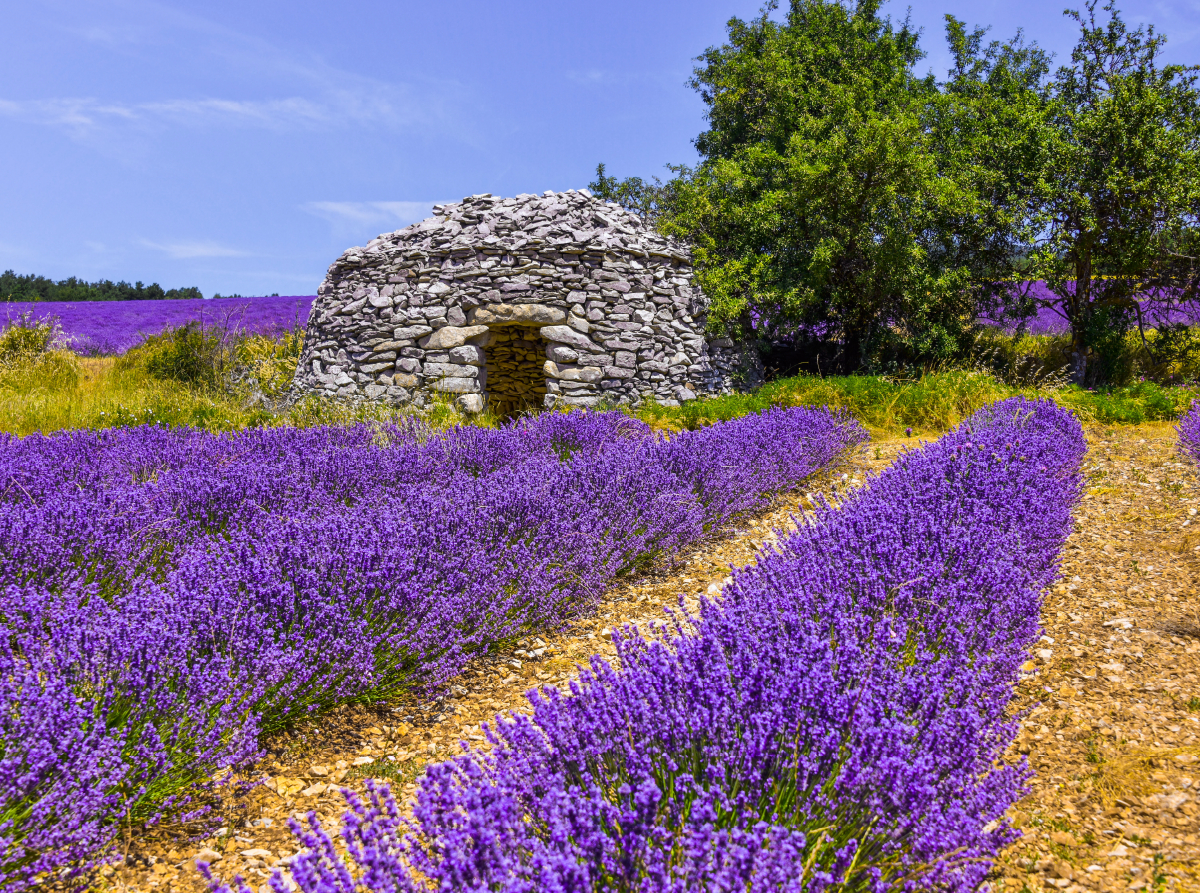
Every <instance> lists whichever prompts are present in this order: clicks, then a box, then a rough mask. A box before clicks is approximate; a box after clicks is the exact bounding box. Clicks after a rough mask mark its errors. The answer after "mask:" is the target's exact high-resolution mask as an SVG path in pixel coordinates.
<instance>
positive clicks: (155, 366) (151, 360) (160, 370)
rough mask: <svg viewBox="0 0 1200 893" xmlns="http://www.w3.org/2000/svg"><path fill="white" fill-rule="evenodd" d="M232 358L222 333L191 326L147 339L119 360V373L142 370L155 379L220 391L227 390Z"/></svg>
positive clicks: (168, 330) (196, 325)
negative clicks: (229, 364)
mask: <svg viewBox="0 0 1200 893" xmlns="http://www.w3.org/2000/svg"><path fill="white" fill-rule="evenodd" d="M228 355H229V349H228V347H227V346H226V344H225V341H224V339H223V338H222V337H221V335H220V334H219V333H218V332H216V331H215V330H213V329H206V328H204V327H203V326H201V325H200V323H198V322H189V323H186V324H185V325H182V326H178V327H177V328H173V329H167V330H165V331H163V332H160V333H159V334H157V335H149V336H147V337H146V338H145V340H143V341H142V342H141V344H138V345H137V346H135V347H132V348H130V349H129V350H128V351H126V352H125V354H124V355H123V356H122V357H120V359H118V360H117V371H118V372H130V371H132V370H134V369H141V370H144V371H145V372H146V374H147V375H149V376H150V377H151V378H158V379H162V380H164V381H178V382H180V383H182V384H187V385H192V386H195V387H200V388H206V389H211V390H216V389H219V388H221V387H222V386H224V383H225V382H224V379H225V370H226V368H227V367H228Z"/></svg>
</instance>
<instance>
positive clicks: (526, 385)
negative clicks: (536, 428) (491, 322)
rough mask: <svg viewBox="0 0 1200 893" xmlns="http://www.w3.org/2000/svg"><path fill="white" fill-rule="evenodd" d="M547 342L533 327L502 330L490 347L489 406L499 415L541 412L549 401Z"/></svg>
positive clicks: (505, 328) (488, 348)
mask: <svg viewBox="0 0 1200 893" xmlns="http://www.w3.org/2000/svg"><path fill="white" fill-rule="evenodd" d="M545 350H546V341H545V339H543V338H542V336H541V335H540V334H539V333H538V329H536V328H533V327H531V326H500V327H497V328H496V329H495V330H494V331H493V332H492V337H491V339H490V341H489V343H488V346H487V394H488V398H487V403H488V406H489V408H490V409H491V410H492V411H493V412H495V413H496V414H497V415H515V414H516V413H518V412H522V411H524V410H527V409H538V408H540V407H541V406H542V405H543V404H544V402H545V397H546V373H545V363H546V359H545Z"/></svg>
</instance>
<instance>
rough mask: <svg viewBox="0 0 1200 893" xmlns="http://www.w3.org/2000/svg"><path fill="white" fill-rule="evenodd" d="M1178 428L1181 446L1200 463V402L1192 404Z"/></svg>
mask: <svg viewBox="0 0 1200 893" xmlns="http://www.w3.org/2000/svg"><path fill="white" fill-rule="evenodd" d="M1178 430H1179V448H1180V449H1181V450H1182V451H1183V453H1184V455H1188V456H1191V457H1192V458H1193V459H1194V460H1195V461H1196V462H1198V463H1200V403H1193V404H1192V409H1191V411H1190V412H1188V413H1187V415H1185V416H1184V417H1183V418H1182V419H1180V420H1179V428H1178Z"/></svg>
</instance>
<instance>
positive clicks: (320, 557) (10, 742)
mask: <svg viewBox="0 0 1200 893" xmlns="http://www.w3.org/2000/svg"><path fill="white" fill-rule="evenodd" d="M865 436H866V435H865V433H864V432H863V430H862V428H861V427H860V426H858V425H857V424H855V423H854V422H852V421H851V420H849V419H848V418H846V417H844V416H839V415H836V414H834V413H829V412H825V411H820V410H807V409H789V410H774V411H771V412H768V413H764V414H762V415H756V416H750V417H747V418H745V419H741V420H738V421H736V422H730V423H726V424H723V425H720V426H717V427H713V428H710V429H704V430H701V431H696V432H688V433H684V434H680V435H676V436H673V437H670V438H659V437H655V436H654V435H653V433H652V432H651V431H650V430H649V429H648V428H647V427H646V426H645V425H644V424H642V423H641V422H638V421H636V420H634V419H631V418H629V417H627V416H625V415H622V414H620V413H572V414H569V415H563V414H547V415H543V416H540V417H538V418H537V419H533V420H523V421H521V422H518V423H515V424H512V425H510V426H507V427H504V428H501V429H498V430H484V429H479V428H460V429H454V430H451V431H448V432H435V431H431V430H428V429H425V428H423V427H422V426H420V425H419V424H417V423H410V424H407V425H404V426H385V427H371V426H365V425H363V426H355V427H348V428H324V429H309V430H296V429H265V430H264V429H259V430H251V431H244V432H238V433H232V434H222V435H214V434H209V433H205V432H200V431H194V430H168V429H163V428H157V427H152V426H146V427H138V428H124V429H112V430H106V431H73V432H63V433H59V434H55V435H51V436H42V435H32V436H30V437H26V438H23V439H18V438H14V437H8V436H5V437H0V579H3V581H4V587H3V589H2V590H0V617H2V618H3V622H4V624H5V628H6V632H7V638H6V644H5V645H4V647H3V648H2V649H0V687H4V692H3V694H4V695H5V698H6V700H5V704H6V705H7V707H8V709H7V711H6V712H5V714H4V716H3V718H2V719H0V724H2V729H0V732H2V734H3V742H4V744H3V747H4V751H3V759H2V760H0V783H2V784H3V788H2V791H3V798H4V800H3V802H4V811H5V814H6V815H8V816H12V817H13V818H12V819H10V820H9V821H8V822H7V823H6V824H4V825H0V853H3V856H2V857H0V886H3V887H5V888H6V889H16V890H20V889H23V888H25V887H28V886H31V885H36V884H37V876H38V874H39V873H42V872H46V871H57V870H59V869H64V870H67V871H72V870H79V869H81V868H84V867H86V866H87V865H88V864H90V863H92V862H94V861H95V860H96V859H98V858H103V856H104V855H105V853H106V850H107V847H108V846H109V844H110V842H111V839H112V836H113V834H115V832H116V829H117V827H118V825H119V822H120V820H122V819H123V818H124V817H125V816H126V815H128V816H129V817H130V818H131V819H132V820H134V821H143V820H152V819H154V818H155V817H156V816H158V815H160V814H162V813H164V812H168V811H169V812H177V811H179V810H182V809H187V808H188V802H187V797H188V794H189V791H193V790H194V786H195V785H197V784H205V783H208V779H210V778H211V776H212V775H213V774H214V771H215V770H216V769H218V768H220V767H224V766H237V765H241V764H245V763H246V762H248V761H250V760H252V759H254V758H255V757H256V756H257V755H258V754H259V742H260V739H261V735H262V734H263V733H264V732H266V731H271V730H274V729H278V728H280V727H282V726H285V725H287V724H288V723H290V722H293V721H294V720H295V719H296V718H297V717H302V716H308V715H312V714H313V713H314V712H318V711H321V710H325V709H328V708H330V707H332V706H335V705H337V704H339V703H343V702H345V701H347V700H349V699H354V698H360V697H364V696H371V697H374V698H386V697H388V696H390V695H394V694H396V693H398V692H401V691H414V690H415V691H418V692H421V691H424V692H430V693H434V692H436V691H437V690H438V688H439V687H440V686H442V685H443V684H444V683H445V682H446V681H447V680H448V679H449V678H451V677H452V676H454V675H455V674H457V673H458V672H459V671H460V670H461V669H462V667H463V665H464V663H465V662H466V661H467V660H468V659H470V657H471V656H472V655H474V654H477V653H481V652H486V651H487V650H488V649H490V648H492V647H494V646H495V643H496V642H498V641H502V640H505V639H511V638H512V637H514V636H518V635H523V634H525V633H528V632H533V631H540V630H548V629H549V630H552V629H556V628H560V627H562V626H564V625H566V624H568V623H570V622H571V621H572V620H574V619H575V618H577V617H579V616H581V615H584V614H586V613H587V612H589V611H590V610H592V608H593V606H594V605H595V603H596V600H597V598H598V597H599V595H600V594H601V593H602V592H603V590H604V588H605V587H606V586H608V585H609V584H610V583H611V582H612V581H613V579H614V578H615V577H617V576H618V575H620V574H623V573H627V572H629V571H630V570H632V569H634V568H637V567H640V566H642V565H643V564H644V563H645V562H646V561H648V560H651V559H653V558H654V557H655V556H660V555H661V556H668V557H669V556H671V555H672V554H674V553H675V552H676V551H677V550H678V549H679V548H680V547H682V546H684V545H686V544H688V543H690V542H693V541H695V540H696V539H697V538H699V537H701V536H704V535H705V534H706V532H708V531H710V530H712V529H713V528H715V527H717V526H719V525H720V524H722V523H724V522H725V521H726V520H728V519H729V518H730V517H731V516H733V515H735V514H737V513H741V512H745V511H749V510H752V509H754V508H756V507H758V506H760V505H762V504H763V501H764V500H766V499H767V498H769V496H770V494H771V493H772V492H774V491H777V490H780V489H783V488H788V487H792V486H795V485H797V484H799V483H800V482H801V481H802V480H803V479H804V478H805V477H807V476H808V475H809V474H811V473H812V472H813V471H815V470H817V469H819V468H820V467H822V466H823V465H825V464H827V463H829V462H830V461H832V460H833V459H834V458H835V457H836V456H837V455H838V454H839V453H841V452H842V451H843V450H845V449H846V448H848V447H850V446H853V445H855V444H857V443H859V442H861V441H862V440H863V439H864V438H865Z"/></svg>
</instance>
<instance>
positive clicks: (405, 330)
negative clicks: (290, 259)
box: [292, 189, 759, 412]
mask: <svg viewBox="0 0 1200 893" xmlns="http://www.w3.org/2000/svg"><path fill="white" fill-rule="evenodd" d="M433 210H434V216H433V217H430V218H429V219H427V220H424V221H422V222H421V223H417V224H414V225H412V226H409V227H406V228H405V229H402V230H398V231H397V232H394V233H389V234H385V235H382V236H380V237H378V238H376V239H372V240H371V242H370V243H369V244H368V245H367V246H366V247H365V248H351V249H349V250H347V251H346V252H345V253H344V254H342V256H341V257H339V258H338V259H337V260H336V261H335V262H334V264H333V265H332V266H331V267H330V268H329V272H328V275H327V276H326V277H325V281H324V282H322V283H321V286H320V288H319V289H317V300H316V302H315V303H314V304H313V308H312V312H311V315H310V316H309V320H308V330H307V334H306V337H305V343H304V352H303V355H302V356H301V360H300V364H299V366H298V368H297V370H296V377H295V380H294V381H293V385H292V397H293V399H294V398H296V397H299V396H301V395H303V394H305V393H310V392H319V393H324V394H328V395H331V396H338V397H362V398H367V399H379V400H388V401H391V402H395V403H405V402H409V401H415V402H417V403H424V402H425V401H426V400H427V399H428V396H429V395H430V394H431V393H434V392H438V391H440V392H443V393H448V394H453V395H457V399H458V401H459V403H460V405H461V406H462V407H463V408H464V409H466V410H468V411H479V410H480V409H482V408H483V407H484V405H485V404H486V402H487V401H489V400H490V401H491V402H492V404H493V407H494V408H496V409H498V410H500V411H505V412H512V411H516V410H519V409H521V408H523V407H525V406H554V405H556V404H566V405H571V406H595V405H596V404H597V403H599V402H601V401H602V400H607V401H609V402H612V403H615V404H621V403H624V404H629V403H639V402H641V401H643V400H648V399H654V400H657V401H659V402H661V403H665V404H668V405H673V404H676V403H678V402H679V401H683V400H690V399H693V398H694V397H695V396H696V395H697V393H714V392H723V391H728V390H731V389H732V388H733V386H734V382H735V380H736V381H740V382H749V383H753V381H754V380H755V379H756V377H757V375H758V373H759V367H758V366H757V364H756V361H755V359H754V358H753V356H752V354H750V353H749V352H747V351H744V350H742V349H740V347H739V346H737V345H735V344H734V343H733V342H732V341H730V340H729V339H723V338H720V339H718V338H709V337H707V336H706V335H705V322H706V315H707V310H708V302H707V300H706V298H705V296H704V294H703V292H702V291H701V290H700V288H699V286H697V284H696V281H695V277H694V276H693V273H692V261H691V256H690V254H689V252H688V251H687V249H686V246H684V245H682V244H681V243H679V242H678V241H676V240H674V239H671V238H668V237H666V236H663V235H661V234H659V233H658V232H656V231H655V230H654V229H652V228H651V227H649V226H647V225H646V224H645V223H644V222H643V221H642V219H641V218H640V217H638V216H637V215H636V214H633V213H631V212H629V211H626V210H625V209H623V208H621V207H619V206H617V205H614V204H612V203H609V202H604V201H601V200H599V199H597V198H595V197H593V196H592V195H591V194H590V193H589V192H587V190H582V189H581V190H567V191H566V192H558V193H555V192H546V193H544V194H542V195H540V196H537V195H518V196H517V197H515V198H509V199H500V198H495V197H493V196H491V195H486V194H485V195H473V196H471V197H469V198H465V199H463V200H462V201H461V202H456V203H453V204H447V205H440V206H436V207H435V208H434V209H433Z"/></svg>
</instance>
